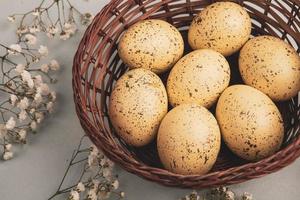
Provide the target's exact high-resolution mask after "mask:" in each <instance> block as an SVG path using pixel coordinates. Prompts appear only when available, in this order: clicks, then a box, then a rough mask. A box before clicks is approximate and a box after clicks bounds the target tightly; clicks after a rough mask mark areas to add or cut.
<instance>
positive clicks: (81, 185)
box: [76, 182, 85, 192]
mask: <svg viewBox="0 0 300 200" xmlns="http://www.w3.org/2000/svg"><path fill="white" fill-rule="evenodd" d="M76 190H77V191H78V192H83V191H85V186H84V184H83V183H82V182H79V183H78V184H77V187H76Z"/></svg>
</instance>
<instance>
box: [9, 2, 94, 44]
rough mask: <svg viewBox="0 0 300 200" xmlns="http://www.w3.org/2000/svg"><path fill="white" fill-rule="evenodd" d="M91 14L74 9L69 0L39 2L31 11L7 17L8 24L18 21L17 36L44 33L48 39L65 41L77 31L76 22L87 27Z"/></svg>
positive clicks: (91, 17)
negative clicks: (54, 38) (55, 38)
mask: <svg viewBox="0 0 300 200" xmlns="http://www.w3.org/2000/svg"><path fill="white" fill-rule="evenodd" d="M93 17H94V16H93V15H92V14H91V13H82V12H81V11H80V10H79V9H77V8H76V7H74V5H73V4H72V3H71V1H70V0H41V2H40V3H39V4H38V5H37V6H36V7H35V8H34V9H32V10H30V11H28V12H25V13H20V14H18V13H16V14H12V15H10V16H8V18H7V19H8V20H9V21H10V22H16V20H19V21H18V28H17V31H16V33H17V35H18V36H22V35H24V34H26V33H32V34H37V33H39V32H44V33H46V35H47V36H48V37H49V38H53V37H55V36H59V38H60V39H62V40H67V39H69V38H70V37H71V36H73V35H74V34H75V33H76V31H77V21H80V22H81V24H83V25H88V24H89V23H90V22H91V21H92V19H93Z"/></svg>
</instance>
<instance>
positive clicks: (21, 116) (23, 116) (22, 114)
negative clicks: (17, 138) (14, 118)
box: [19, 110, 27, 121]
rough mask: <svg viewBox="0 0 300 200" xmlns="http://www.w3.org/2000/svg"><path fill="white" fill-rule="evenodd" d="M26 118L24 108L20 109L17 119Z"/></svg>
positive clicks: (22, 119)
mask: <svg viewBox="0 0 300 200" xmlns="http://www.w3.org/2000/svg"><path fill="white" fill-rule="evenodd" d="M26 118H27V112H26V111H25V110H21V112H20V113H19V120H20V121H24V120H25V119H26Z"/></svg>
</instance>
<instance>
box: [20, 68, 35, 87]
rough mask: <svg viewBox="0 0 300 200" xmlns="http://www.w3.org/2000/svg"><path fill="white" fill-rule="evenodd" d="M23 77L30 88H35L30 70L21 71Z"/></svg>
mask: <svg viewBox="0 0 300 200" xmlns="http://www.w3.org/2000/svg"><path fill="white" fill-rule="evenodd" d="M21 77H22V80H23V82H25V83H27V85H28V87H29V88H33V86H34V82H33V80H32V78H31V74H30V73H29V72H28V71H26V70H23V72H22V73H21Z"/></svg>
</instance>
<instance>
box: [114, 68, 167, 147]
mask: <svg viewBox="0 0 300 200" xmlns="http://www.w3.org/2000/svg"><path fill="white" fill-rule="evenodd" d="M167 111H168V98H167V93H166V89H165V87H164V85H163V83H162V81H161V80H160V78H159V77H158V76H157V75H156V74H154V73H153V72H151V71H149V70H146V69H142V68H140V69H133V70H130V71H128V72H126V73H125V74H124V75H123V76H121V78H120V79H119V80H118V81H117V83H116V85H115V88H114V90H113V92H112V94H111V96H110V103H109V117H110V121H111V122H112V125H113V126H114V128H115V130H116V132H117V133H118V134H119V135H120V136H121V138H123V139H124V141H125V142H126V143H128V144H130V145H133V146H143V145H146V144H148V143H149V142H151V141H152V140H153V139H154V138H155V136H156V134H157V130H158V127H159V124H160V122H161V120H162V119H163V117H164V116H165V114H166V113H167Z"/></svg>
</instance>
